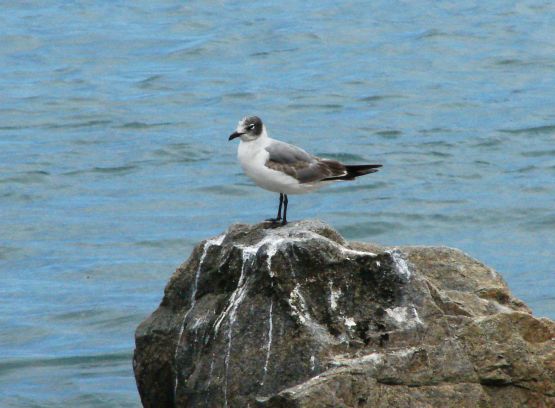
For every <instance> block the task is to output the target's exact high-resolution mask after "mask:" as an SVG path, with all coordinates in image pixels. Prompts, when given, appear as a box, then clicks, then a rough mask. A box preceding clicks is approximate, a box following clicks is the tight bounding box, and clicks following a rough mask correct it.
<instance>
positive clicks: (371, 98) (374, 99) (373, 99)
mask: <svg viewBox="0 0 555 408" xmlns="http://www.w3.org/2000/svg"><path fill="white" fill-rule="evenodd" d="M399 98H404V96H402V95H370V96H365V97H364V98H360V99H359V101H360V102H379V101H383V100H387V99H399Z"/></svg>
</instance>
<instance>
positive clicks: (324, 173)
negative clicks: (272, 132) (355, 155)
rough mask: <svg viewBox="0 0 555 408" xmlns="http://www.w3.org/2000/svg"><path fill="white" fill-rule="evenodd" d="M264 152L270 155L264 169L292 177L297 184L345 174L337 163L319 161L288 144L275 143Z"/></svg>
mask: <svg viewBox="0 0 555 408" xmlns="http://www.w3.org/2000/svg"><path fill="white" fill-rule="evenodd" d="M266 150H267V151H268V153H270V156H269V157H268V160H267V161H266V163H265V165H266V167H268V168H270V169H272V170H276V171H281V172H283V173H285V174H287V175H289V176H291V177H294V178H295V179H297V180H298V181H299V183H312V182H315V181H320V180H324V179H327V178H330V177H341V176H344V175H345V174H347V171H346V169H345V166H344V165H343V164H341V163H339V162H338V161H335V160H326V159H320V158H319V157H315V156H312V155H311V154H309V153H307V152H305V151H304V150H303V149H301V148H299V147H297V146H293V145H290V144H288V143H283V142H278V141H275V142H272V143H271V144H270V145H269V146H267V147H266Z"/></svg>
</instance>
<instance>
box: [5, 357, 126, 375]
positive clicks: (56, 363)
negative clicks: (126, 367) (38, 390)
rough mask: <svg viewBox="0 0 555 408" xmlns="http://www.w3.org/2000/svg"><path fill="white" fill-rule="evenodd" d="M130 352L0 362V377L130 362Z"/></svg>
mask: <svg viewBox="0 0 555 408" xmlns="http://www.w3.org/2000/svg"><path fill="white" fill-rule="evenodd" d="M132 358H133V354H132V353H131V352H128V351H125V352H117V353H105V354H97V355H82V356H69V357H57V358H32V359H31V358H29V359H15V360H7V361H6V360H4V361H0V375H4V374H7V373H9V372H11V371H14V370H19V369H22V368H23V369H24V368H38V367H69V366H80V365H95V364H102V363H113V362H116V361H131V359H132Z"/></svg>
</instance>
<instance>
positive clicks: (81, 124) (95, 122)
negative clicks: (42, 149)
mask: <svg viewBox="0 0 555 408" xmlns="http://www.w3.org/2000/svg"><path fill="white" fill-rule="evenodd" d="M111 123H112V121H111V120H88V121H85V122H74V123H65V124H60V123H50V124H45V125H44V127H45V128H47V129H78V128H83V127H94V126H104V125H109V124H111Z"/></svg>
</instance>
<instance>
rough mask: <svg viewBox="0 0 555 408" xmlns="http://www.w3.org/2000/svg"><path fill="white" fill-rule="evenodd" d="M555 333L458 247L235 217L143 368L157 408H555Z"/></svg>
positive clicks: (159, 323) (190, 273)
mask: <svg viewBox="0 0 555 408" xmlns="http://www.w3.org/2000/svg"><path fill="white" fill-rule="evenodd" d="M554 333H555V323H554V322H553V321H551V320H549V319H544V318H535V317H533V316H532V315H531V312H530V310H529V309H528V308H527V307H526V305H525V304H523V303H522V302H521V301H520V300H518V299H516V298H515V297H513V296H512V294H511V293H510V291H509V289H508V288H507V285H506V284H505V282H504V281H503V279H502V278H501V276H500V275H499V274H498V273H496V272H495V271H494V270H492V269H490V268H488V267H487V266H485V265H483V264H481V263H480V262H478V261H476V260H474V259H472V258H470V257H469V256H467V255H465V254H464V253H462V252H461V251H458V250H456V249H450V248H444V247H436V248H433V247H402V248H383V247H379V246H376V245H369V244H361V243H348V242H346V241H345V240H344V239H343V238H342V237H341V236H340V235H339V234H338V233H337V232H335V231H334V230H333V229H331V228H330V227H329V226H327V225H326V224H323V223H321V222H318V221H303V222H298V223H292V224H289V225H288V226H286V227H283V228H277V229H266V228H265V225H264V224H259V225H255V226H249V225H233V226H231V227H230V228H229V230H228V231H227V232H226V233H225V234H223V235H221V236H219V237H216V238H212V239H209V240H207V241H204V242H202V243H201V244H199V245H198V246H197V247H196V248H195V249H194V250H193V253H192V254H191V256H190V258H189V260H188V261H187V262H185V263H184V264H183V265H181V266H180V267H179V268H178V269H177V271H176V272H175V274H174V275H173V276H172V278H171V280H170V282H169V283H168V285H167V287H166V290H165V293H164V298H163V300H162V303H161V304H160V307H159V308H158V309H157V310H156V311H155V312H154V313H153V314H152V315H151V316H150V317H148V318H147V319H146V320H145V321H144V322H143V323H142V324H141V325H140V326H139V327H138V329H137V332H136V350H135V356H134V370H135V377H136V380H137V384H138V388H139V392H140V394H141V399H142V402H143V405H144V406H145V407H173V406H177V407H241V408H243V407H249V406H250V407H253V408H254V407H260V408H262V407H264V408H277V407H307V408H308V407H330V408H331V407H333V408H337V407H526V406H529V407H549V406H551V407H553V406H555V348H554V344H555V343H554Z"/></svg>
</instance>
